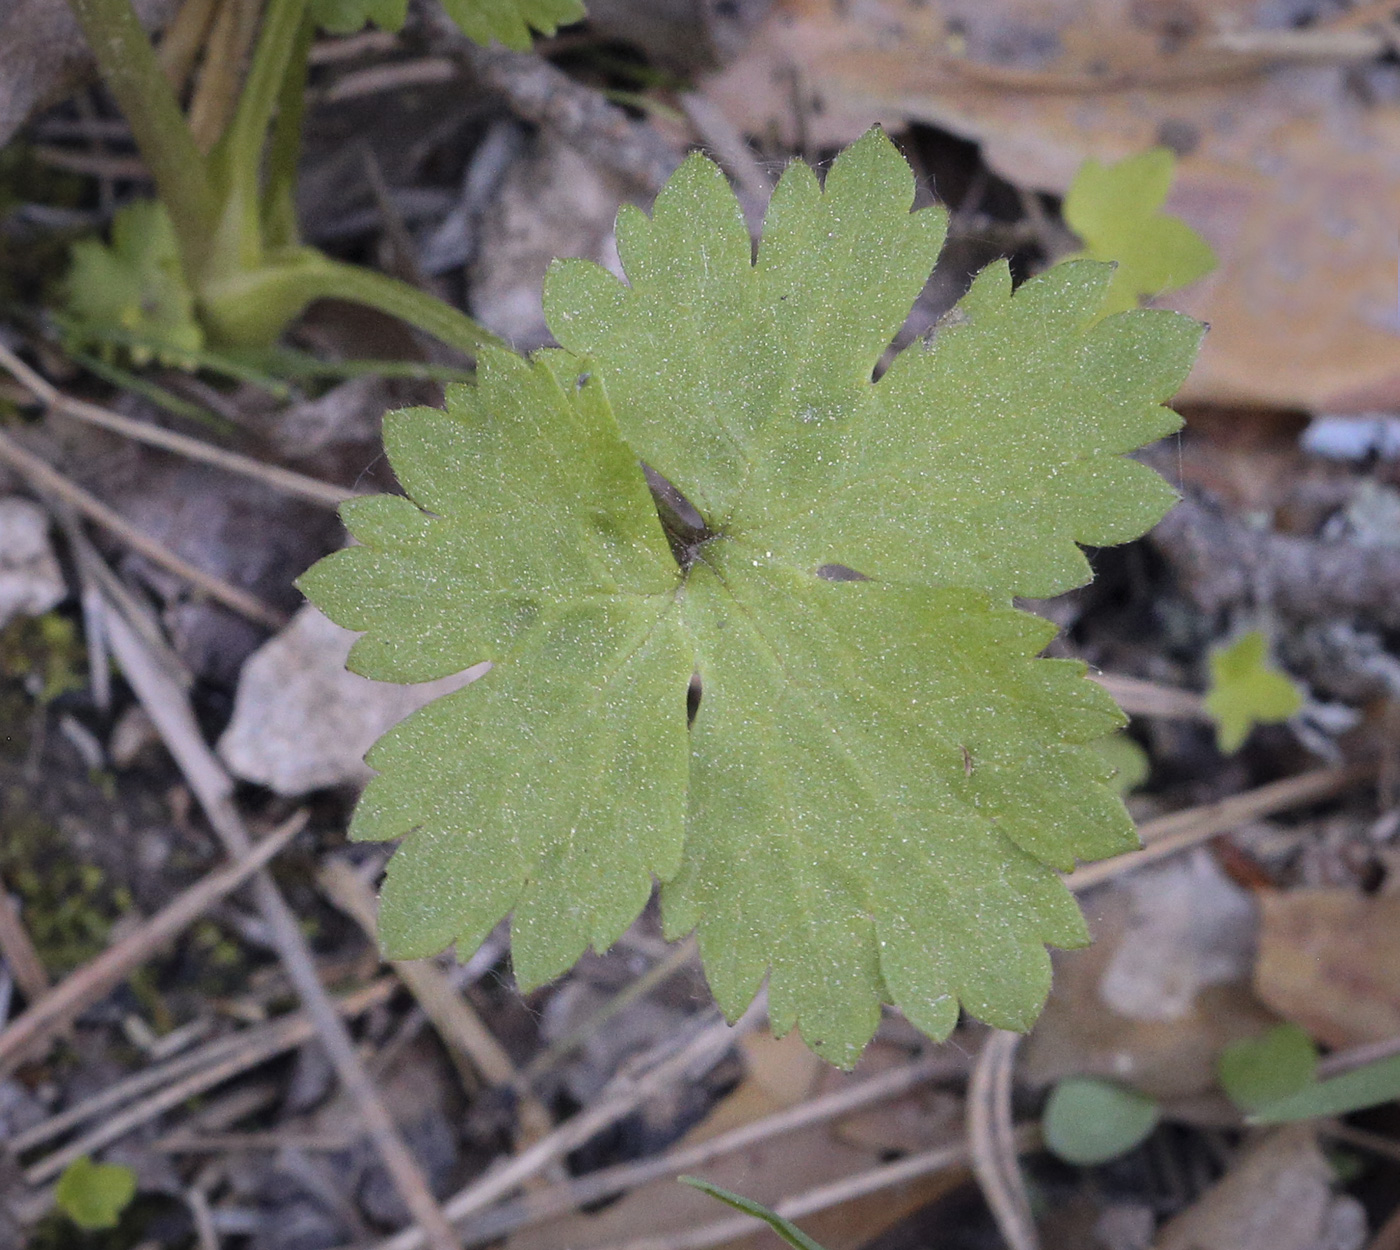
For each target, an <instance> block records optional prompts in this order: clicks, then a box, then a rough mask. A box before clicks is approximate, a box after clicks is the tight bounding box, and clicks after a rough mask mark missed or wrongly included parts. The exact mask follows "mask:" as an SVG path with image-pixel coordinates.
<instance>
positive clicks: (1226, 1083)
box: [1218, 1024, 1317, 1111]
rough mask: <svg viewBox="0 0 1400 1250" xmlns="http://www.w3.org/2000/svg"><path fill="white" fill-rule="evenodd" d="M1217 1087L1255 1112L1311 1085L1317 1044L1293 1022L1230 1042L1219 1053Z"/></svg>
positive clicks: (1315, 1062) (1314, 1071)
mask: <svg viewBox="0 0 1400 1250" xmlns="http://www.w3.org/2000/svg"><path fill="white" fill-rule="evenodd" d="M1218 1070H1219V1075H1220V1087H1221V1088H1222V1089H1223V1090H1224V1091H1225V1093H1226V1094H1227V1095H1228V1096H1229V1099H1230V1101H1231V1102H1233V1103H1234V1104H1235V1106H1237V1107H1239V1108H1240V1110H1242V1111H1257V1110H1259V1109H1260V1108H1261V1107H1266V1106H1268V1105H1269V1104H1270V1103H1276V1102H1279V1101H1281V1100H1282V1099H1284V1098H1289V1097H1291V1096H1292V1095H1294V1094H1296V1093H1298V1092H1299V1091H1301V1090H1303V1089H1304V1088H1306V1087H1307V1086H1309V1085H1311V1084H1313V1082H1314V1081H1315V1080H1316V1074H1317V1047H1316V1046H1314V1045H1313V1040H1312V1038H1310V1037H1309V1036H1308V1035H1307V1034H1306V1033H1304V1032H1303V1030H1302V1029H1300V1028H1299V1027H1298V1026H1297V1025H1296V1024H1280V1025H1279V1026H1278V1027H1277V1028H1273V1029H1270V1030H1269V1031H1268V1032H1267V1033H1265V1034H1264V1035H1263V1036H1262V1037H1249V1038H1244V1039H1242V1040H1241V1041H1238V1042H1231V1043H1230V1044H1229V1045H1228V1046H1227V1047H1225V1049H1224V1050H1223V1051H1222V1052H1221V1054H1220V1061H1219V1064H1218Z"/></svg>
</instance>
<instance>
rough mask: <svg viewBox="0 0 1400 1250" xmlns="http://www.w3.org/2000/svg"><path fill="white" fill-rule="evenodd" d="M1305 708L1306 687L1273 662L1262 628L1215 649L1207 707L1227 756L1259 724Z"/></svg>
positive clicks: (1211, 664) (1212, 654)
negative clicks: (1303, 689)
mask: <svg viewBox="0 0 1400 1250" xmlns="http://www.w3.org/2000/svg"><path fill="white" fill-rule="evenodd" d="M1302 706H1303V692H1302V690H1300V689H1299V688H1298V686H1296V685H1295V684H1294V683H1293V682H1292V681H1291V680H1290V679H1289V677H1288V675H1287V674H1286V673H1283V672H1281V671H1280V670H1279V669H1277V668H1275V667H1274V666H1273V665H1272V664H1271V663H1270V662H1269V641H1268V639H1267V638H1266V637H1265V636H1264V634H1263V633H1262V632H1261V631H1259V630H1257V629H1256V630H1251V631H1250V632H1249V633H1247V634H1243V635H1241V637H1239V638H1238V639H1236V641H1235V642H1233V643H1231V644H1230V645H1229V646H1228V647H1220V648H1217V649H1216V650H1215V651H1213V652H1211V656H1210V690H1209V691H1208V692H1207V694H1206V711H1207V712H1209V713H1210V714H1211V716H1213V717H1214V718H1215V737H1216V741H1217V742H1218V743H1219V744H1220V749H1221V750H1222V751H1224V752H1225V753H1226V754H1227V755H1228V754H1230V753H1231V752H1234V751H1238V750H1239V749H1240V747H1242V746H1243V745H1244V740H1245V739H1246V738H1248V737H1249V732H1250V730H1251V729H1253V728H1254V726H1255V725H1274V724H1278V723H1279V722H1281V721H1286V720H1287V719H1288V718H1289V717H1290V716H1292V715H1293V713H1294V712H1296V711H1297V710H1298V709H1299V708H1300V707H1302Z"/></svg>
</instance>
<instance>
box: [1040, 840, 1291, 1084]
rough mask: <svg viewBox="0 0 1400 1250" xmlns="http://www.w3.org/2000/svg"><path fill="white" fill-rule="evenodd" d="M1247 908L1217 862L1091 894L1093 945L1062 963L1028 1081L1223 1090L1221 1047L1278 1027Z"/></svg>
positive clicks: (1168, 869)
mask: <svg viewBox="0 0 1400 1250" xmlns="http://www.w3.org/2000/svg"><path fill="white" fill-rule="evenodd" d="M1242 901H1243V902H1244V905H1245V906H1247V905H1248V901H1247V898H1244V896H1242V894H1241V892H1240V891H1239V890H1238V889H1237V888H1236V887H1234V886H1232V885H1230V883H1229V882H1228V881H1227V880H1226V879H1225V878H1224V876H1223V875H1222V874H1221V873H1220V871H1219V869H1218V868H1216V867H1215V865H1214V862H1213V861H1212V860H1211V858H1210V856H1209V854H1208V853H1206V852H1199V853H1197V854H1196V855H1195V856H1193V857H1190V858H1187V859H1183V860H1179V861H1174V862H1168V863H1166V864H1163V865H1161V866H1159V867H1156V868H1152V869H1142V870H1139V872H1138V873H1137V874H1134V877H1132V878H1129V879H1127V880H1125V881H1123V882H1114V883H1112V884H1110V885H1107V886H1103V887H1100V888H1099V889H1097V890H1095V891H1093V892H1092V893H1091V894H1088V895H1087V896H1086V897H1085V900H1084V906H1085V913H1086V915H1087V916H1088V919H1089V928H1090V931H1091V932H1092V933H1093V935H1094V944H1093V945H1092V946H1090V947H1087V948H1085V949H1084V950H1077V951H1063V952H1056V953H1055V956H1054V958H1055V981H1054V987H1053V989H1052V990H1051V992H1050V999H1049V1001H1048V1002H1047V1003H1046V1006H1045V1011H1044V1013H1043V1014H1042V1015H1041V1017H1040V1020H1039V1022H1038V1023H1037V1024H1036V1027H1035V1031H1034V1032H1033V1033H1032V1034H1031V1036H1030V1038H1029V1039H1028V1040H1027V1044H1026V1046H1025V1048H1024V1050H1023V1068H1024V1072H1025V1075H1026V1076H1027V1077H1028V1079H1030V1080H1031V1081H1033V1082H1035V1083H1036V1084H1049V1083H1051V1082H1053V1081H1057V1080H1059V1079H1060V1078H1061V1077H1065V1076H1071V1075H1077V1074H1084V1075H1090V1076H1101V1077H1106V1078H1110V1079H1113V1080H1119V1081H1126V1082H1128V1083H1129V1084H1131V1085H1133V1086H1135V1087H1136V1088H1138V1089H1141V1090H1142V1091H1143V1092H1144V1093H1147V1094H1151V1095H1152V1096H1153V1097H1156V1098H1163V1099H1172V1100H1181V1099H1189V1098H1195V1097H1197V1096H1199V1095H1202V1094H1205V1093H1207V1092H1208V1091H1210V1090H1212V1089H1213V1088H1214V1086H1215V1060H1216V1056H1217V1055H1218V1054H1219V1053H1220V1050H1221V1048H1222V1047H1223V1046H1224V1045H1225V1044H1226V1043H1227V1042H1230V1041H1234V1040H1236V1039H1238V1038H1241V1037H1250V1036H1253V1035H1255V1034H1258V1033H1260V1032H1262V1031H1263V1030H1264V1029H1266V1028H1268V1027H1269V1025H1270V1024H1272V1023H1275V1019H1274V1017H1273V1016H1272V1015H1271V1014H1270V1013H1269V1012H1267V1011H1266V1010H1265V1009H1264V1008H1263V1007H1262V1006H1260V1004H1259V1003H1258V1001H1257V1000H1256V999H1255V997H1254V994H1253V993H1252V991H1251V989H1250V986H1249V970H1250V961H1249V951H1250V947H1251V946H1252V937H1253V933H1252V925H1247V926H1244V927H1242V923H1241V922H1242V920H1243V919H1244V918H1243V917H1242V915H1241V912H1240V907H1241V902H1242Z"/></svg>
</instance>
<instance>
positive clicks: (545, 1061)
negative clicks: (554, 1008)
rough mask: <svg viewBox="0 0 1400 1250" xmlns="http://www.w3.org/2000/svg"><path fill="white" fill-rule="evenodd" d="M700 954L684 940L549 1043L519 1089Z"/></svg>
mask: <svg viewBox="0 0 1400 1250" xmlns="http://www.w3.org/2000/svg"><path fill="white" fill-rule="evenodd" d="M699 950H700V948H699V945H698V944H697V942H696V940H695V938H694V937H693V936H691V937H688V938H686V939H685V941H684V942H681V943H680V944H679V945H678V946H677V947H675V949H674V950H672V951H670V952H669V953H668V954H667V955H666V957H665V958H664V959H661V960H659V961H657V962H656V963H655V964H653V965H652V966H651V967H650V968H648V969H647V970H646V971H645V972H644V973H642V975H641V976H639V977H638V978H637V979H636V980H635V981H632V982H631V983H629V984H628V985H627V986H625V987H624V988H623V989H621V990H619V991H618V992H617V993H616V994H614V995H613V996H612V997H611V998H610V999H608V1001H607V1002H606V1003H604V1004H603V1005H602V1006H601V1007H600V1008H599V1009H598V1010H597V1011H595V1012H594V1013H593V1014H592V1015H591V1016H589V1017H588V1018H587V1019H585V1020H581V1021H580V1022H579V1023H578V1024H577V1025H576V1026H575V1027H574V1028H572V1029H570V1030H569V1031H568V1032H567V1033H566V1034H564V1036H563V1037H561V1038H559V1040H558V1041H555V1042H551V1043H550V1045H549V1046H547V1047H546V1048H545V1049H544V1050H542V1051H540V1053H539V1054H537V1055H536V1056H535V1057H534V1058H533V1059H531V1060H530V1062H529V1063H527V1064H526V1065H525V1067H524V1069H522V1071H521V1073H520V1079H521V1084H522V1087H527V1086H529V1085H530V1083H531V1082H533V1081H536V1080H538V1079H539V1078H540V1077H541V1076H543V1075H544V1074H545V1073H546V1072H550V1071H553V1069H554V1068H556V1067H557V1066H558V1065H559V1064H560V1063H561V1062H562V1061H563V1060H564V1059H566V1058H567V1057H568V1056H569V1055H571V1054H573V1052H574V1051H575V1050H577V1049H578V1048H579V1047H580V1046H582V1045H583V1044H584V1043H585V1042H586V1041H588V1039H589V1038H591V1037H594V1036H596V1035H597V1033H598V1031H599V1030H600V1029H602V1028H603V1027H604V1026H605V1025H606V1024H607V1023H608V1021H609V1020H611V1019H612V1018H613V1017H614V1016H616V1015H617V1013H618V1012H619V1011H621V1010H622V1009H623V1008H625V1007H627V1006H628V1005H629V1004H631V1003H634V1002H636V1001H637V999H639V998H642V997H644V996H645V995H647V994H650V993H651V991H652V990H654V989H655V988H656V987H657V986H658V985H661V984H662V983H663V982H665V981H668V980H670V979H671V977H673V976H675V974H676V973H677V972H679V971H680V970H681V969H682V968H684V967H685V966H686V965H687V964H690V963H692V962H693V961H694V960H695V957H696V956H697V955H698V954H699Z"/></svg>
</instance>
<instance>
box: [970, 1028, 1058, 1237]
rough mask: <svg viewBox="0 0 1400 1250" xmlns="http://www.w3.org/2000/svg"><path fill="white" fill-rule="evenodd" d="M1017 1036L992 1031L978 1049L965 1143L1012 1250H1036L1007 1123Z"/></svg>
mask: <svg viewBox="0 0 1400 1250" xmlns="http://www.w3.org/2000/svg"><path fill="white" fill-rule="evenodd" d="M1020 1043H1021V1035H1020V1034H1019V1033H1010V1032H1007V1031H1006V1030H1005V1029H996V1030H994V1031H993V1032H992V1033H991V1034H989V1035H988V1037H987V1040H986V1041H985V1042H984V1043H983V1044H982V1050H981V1053H979V1054H978V1056H977V1062H976V1063H975V1064H973V1067H972V1080H971V1082H969V1084H968V1089H967V1139H968V1152H969V1154H970V1155H971V1158H972V1170H973V1172H974V1173H975V1174H976V1176H977V1183H978V1184H979V1185H980V1186H981V1187H982V1195H983V1197H985V1198H986V1200H987V1205H988V1206H989V1207H990V1208H991V1210H992V1216H993V1217H994V1218H995V1220H996V1222H997V1228H998V1229H999V1230H1000V1232H1001V1235H1002V1237H1003V1238H1004V1239H1005V1241H1006V1244H1007V1245H1008V1246H1010V1247H1011V1250H1039V1247H1040V1235H1039V1233H1038V1232H1037V1231H1036V1227H1035V1219H1034V1217H1033V1216H1032V1215H1031V1203H1030V1198H1029V1197H1028V1196H1027V1194H1026V1182H1025V1178H1024V1177H1023V1176H1022V1175H1021V1167H1020V1164H1019V1163H1018V1162H1017V1158H1016V1156H1017V1147H1016V1137H1015V1130H1014V1128H1013V1127H1012V1123H1011V1077H1012V1070H1013V1068H1014V1066H1015V1062H1016V1047H1017V1046H1019V1045H1020Z"/></svg>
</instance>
